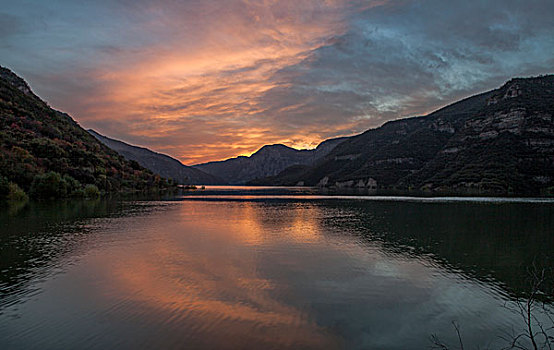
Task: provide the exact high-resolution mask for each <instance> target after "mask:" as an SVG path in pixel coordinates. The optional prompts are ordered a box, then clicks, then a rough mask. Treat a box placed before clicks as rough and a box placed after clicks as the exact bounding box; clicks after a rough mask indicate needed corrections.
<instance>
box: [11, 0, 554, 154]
mask: <svg viewBox="0 0 554 350" xmlns="http://www.w3.org/2000/svg"><path fill="white" fill-rule="evenodd" d="M57 4H58V5H59V6H58V7H55V6H54V5H52V4H50V3H43V2H40V4H37V6H35V7H29V6H27V7H24V6H23V5H10V6H8V7H7V8H6V9H5V11H6V13H7V15H8V16H10V17H9V18H12V19H15V18H16V19H17V22H18V23H22V25H23V27H25V26H26V25H28V24H30V23H44V28H42V29H41V30H39V29H38V28H37V27H36V25H35V27H33V26H29V27H28V28H29V29H28V30H26V31H25V32H24V33H20V34H17V35H16V36H17V40H14V38H15V36H14V35H15V34H9V35H7V36H6V37H0V53H1V54H2V57H6V60H7V62H4V64H6V65H9V66H10V67H12V68H14V69H15V70H16V71H17V72H22V73H23V75H24V77H26V78H27V79H28V80H30V83H31V85H32V86H34V87H35V89H36V90H37V92H38V93H39V95H41V96H43V97H45V98H46V99H47V100H48V101H49V102H50V103H52V104H53V105H54V106H55V107H58V108H60V109H63V110H66V111H68V112H69V113H71V114H72V115H73V116H74V117H75V118H76V119H77V120H78V121H79V122H81V123H82V124H83V125H85V126H87V127H92V128H96V129H98V131H100V132H102V133H105V134H107V135H109V136H111V137H115V138H120V139H123V140H125V141H128V142H131V143H135V144H139V145H143V146H147V147H150V148H153V149H155V150H157V151H162V152H167V153H169V154H171V155H174V156H176V157H178V158H179V159H181V160H182V161H184V162H185V163H197V162H202V161H208V160H215V159H222V158H226V157H231V156H236V155H239V154H250V153H252V152H254V151H255V150H256V149H258V148H259V147H261V146H262V145H264V144H267V143H278V142H282V143H286V144H288V145H290V146H296V147H312V146H315V145H316V144H317V143H318V142H320V141H321V140H323V139H326V138H329V137H334V136H341V135H350V134H354V133H358V132H362V131H364V130H366V129H367V128H370V127H376V126H379V125H380V124H382V123H383V122H385V121H387V120H391V119H396V118H400V117H403V116H411V115H421V114H424V113H427V112H430V111H432V110H433V109H435V108H438V107H441V106H443V105H444V104H447V103H449V102H452V101H455V100H457V99H459V98H462V97H465V96H468V95H471V94H474V93H477V92H480V91H484V90H487V89H491V88H494V87H496V86H498V85H500V84H502V83H503V82H504V81H505V80H507V79H509V78H511V77H513V76H522V75H523V76H526V75H536V74H541V73H547V72H552V68H553V67H554V59H553V57H554V35H552V34H553V33H554V24H553V23H552V21H551V20H550V18H549V14H550V13H552V12H553V10H554V4H553V3H552V2H550V1H529V2H526V3H525V4H522V3H520V2H517V1H469V2H455V3H453V2H448V3H445V2H444V1H439V0H430V1H425V2H419V1H405V0H402V1H400V0H390V1H369V2H368V1H339V0H337V1H332V0H328V1H318V2H314V1H308V0H296V1H288V0H287V1H276V0H274V1H271V0H267V1H254V0H229V1H225V2H221V1H215V0H204V1H183V2H174V1H169V0H166V1H158V2H155V3H153V2H150V1H127V0H121V1H116V2H113V1H99V2H94V3H90V4H87V5H86V7H84V8H83V7H82V6H85V5H81V4H76V3H73V2H69V1H67V2H64V1H61V2H58V3H57ZM27 5H28V4H27ZM28 8H33V10H28ZM45 14H47V15H49V17H46V16H45ZM2 18H3V17H0V25H1V24H2ZM7 18H8V17H7ZM41 21H43V22H41ZM8 44H9V45H11V46H10V47H11V48H10V49H9V50H8V49H5V47H7V46H6V45H8Z"/></svg>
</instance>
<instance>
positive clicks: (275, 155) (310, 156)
mask: <svg viewBox="0 0 554 350" xmlns="http://www.w3.org/2000/svg"><path fill="white" fill-rule="evenodd" d="M344 140H345V138H336V139H330V140H327V141H324V142H322V143H321V144H319V145H318V146H317V148H315V149H313V150H297V149H294V148H291V147H287V146H285V145H281V144H277V145H266V146H263V147H262V148H260V149H259V150H258V151H257V152H256V153H254V154H253V155H251V156H250V157H244V156H240V157H236V158H230V159H227V160H223V161H218V162H209V163H203V164H198V165H193V166H194V167H195V168H197V169H200V170H202V171H204V172H206V173H209V174H212V175H215V176H218V177H220V178H222V179H224V180H225V181H226V182H228V183H230V184H244V183H246V182H248V181H251V180H254V179H258V178H264V177H266V176H273V175H277V174H278V173H280V172H281V171H283V170H284V169H285V168H288V167H289V166H291V165H311V164H314V163H315V162H316V161H317V160H318V159H321V158H322V157H324V156H325V155H327V154H328V153H329V152H330V151H331V150H332V149H333V148H334V147H335V146H336V145H338V144H339V143H341V142H342V141H344Z"/></svg>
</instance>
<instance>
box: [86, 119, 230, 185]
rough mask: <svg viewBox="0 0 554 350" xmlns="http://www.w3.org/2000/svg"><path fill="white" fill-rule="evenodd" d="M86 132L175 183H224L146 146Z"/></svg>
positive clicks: (93, 132)
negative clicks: (138, 145)
mask: <svg viewBox="0 0 554 350" xmlns="http://www.w3.org/2000/svg"><path fill="white" fill-rule="evenodd" d="M88 132H89V133H90V134H91V135H92V136H94V137H96V138H97V139H98V140H99V141H100V142H102V143H103V144H105V145H106V146H108V147H109V148H111V149H113V150H114V151H116V152H117V153H119V154H121V155H122V156H123V157H125V158H126V159H128V160H134V161H136V162H138V163H139V164H140V165H142V166H143V167H145V168H147V169H150V170H151V171H153V172H154V173H156V174H160V175H161V176H163V177H165V178H168V179H173V180H174V181H175V182H177V183H180V184H202V185H218V184H224V183H225V181H224V180H222V179H220V178H218V177H216V176H213V175H210V174H207V173H205V172H203V171H201V170H198V169H195V168H193V167H189V166H186V165H184V164H183V163H181V162H180V161H178V160H177V159H175V158H172V157H170V156H168V155H165V154H161V153H157V152H154V151H151V150H149V149H148V148H143V147H137V146H133V145H130V144H128V143H125V142H122V141H119V140H114V139H111V138H109V137H106V136H103V135H100V134H99V133H97V132H96V131H94V130H88Z"/></svg>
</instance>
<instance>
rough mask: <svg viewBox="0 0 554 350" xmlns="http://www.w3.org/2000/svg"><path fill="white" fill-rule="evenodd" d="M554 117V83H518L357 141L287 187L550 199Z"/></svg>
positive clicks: (553, 174) (529, 80)
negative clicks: (547, 195)
mask: <svg viewBox="0 0 554 350" xmlns="http://www.w3.org/2000/svg"><path fill="white" fill-rule="evenodd" d="M553 115H554V76H552V75H549V76H543V77H536V78H527V79H513V80H511V81H509V82H508V83H506V84H505V85H504V86H502V87H501V88H499V89H497V90H493V91H489V92H486V93H483V94H480V95H476V96H473V97H470V98H468V99H465V100H462V101H460V102H457V103H454V104H452V105H449V106H447V107H445V108H442V109H440V110H438V111H436V112H434V113H431V114H429V115H427V116H425V117H416V118H408V119H402V120H397V121H393V122H389V123H386V124H384V125H383V126H381V127H380V128H376V129H372V130H368V131H366V132H364V133H363V134H361V135H358V136H354V137H351V138H349V139H347V140H346V141H345V142H343V143H341V144H340V145H338V146H337V147H336V148H335V149H333V150H332V151H331V152H330V153H329V154H328V155H327V156H326V157H324V158H323V159H322V160H321V161H319V162H317V164H316V165H315V166H313V167H311V168H309V169H306V170H305V171H303V172H302V173H301V174H300V175H298V176H295V177H294V178H291V179H290V181H289V182H288V183H287V184H294V183H298V182H304V183H305V184H307V185H317V184H319V185H321V186H337V187H377V188H397V189H425V190H435V191H445V192H448V191H451V192H470V193H493V194H494V193H505V194H509V193H513V194H540V193H546V192H547V191H550V190H551V189H552V186H554V121H553ZM283 175H286V172H285V174H283ZM278 180H279V179H278V177H277V179H273V180H272V181H273V182H275V181H277V182H278ZM270 183H271V181H270Z"/></svg>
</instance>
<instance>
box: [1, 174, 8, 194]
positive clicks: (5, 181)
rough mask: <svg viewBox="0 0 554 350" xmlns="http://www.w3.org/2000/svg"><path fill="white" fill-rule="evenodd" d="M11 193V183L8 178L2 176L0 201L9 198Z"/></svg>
mask: <svg viewBox="0 0 554 350" xmlns="http://www.w3.org/2000/svg"><path fill="white" fill-rule="evenodd" d="M9 193H10V183H9V181H8V179H7V178H5V177H3V176H0V199H4V198H6V197H8V195H9Z"/></svg>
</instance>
